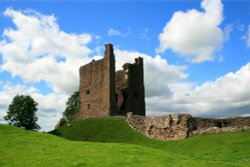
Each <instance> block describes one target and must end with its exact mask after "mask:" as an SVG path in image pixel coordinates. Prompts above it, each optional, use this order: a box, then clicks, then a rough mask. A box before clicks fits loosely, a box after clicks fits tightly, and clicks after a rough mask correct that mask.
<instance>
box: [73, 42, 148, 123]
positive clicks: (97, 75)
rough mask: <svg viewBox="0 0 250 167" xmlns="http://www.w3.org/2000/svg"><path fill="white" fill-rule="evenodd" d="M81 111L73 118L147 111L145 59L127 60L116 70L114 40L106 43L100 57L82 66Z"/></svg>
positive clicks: (142, 113) (143, 112)
mask: <svg viewBox="0 0 250 167" xmlns="http://www.w3.org/2000/svg"><path fill="white" fill-rule="evenodd" d="M79 71H80V103H81V104H80V111H79V112H78V113H76V114H75V116H74V118H75V119H76V120H78V119H86V118H95V117H108V116H112V115H126V113H128V112H131V111H132V112H134V113H135V114H137V115H142V116H144V115H145V99H144V98H145V97H144V81H143V59H142V58H140V57H139V58H137V59H135V63H134V64H129V63H126V64H124V65H123V70H120V71H117V72H115V56H114V53H113V46H112V44H106V45H105V55H104V58H103V59H101V60H97V61H95V60H92V62H90V63H89V64H86V65H84V66H82V67H80V70H79Z"/></svg>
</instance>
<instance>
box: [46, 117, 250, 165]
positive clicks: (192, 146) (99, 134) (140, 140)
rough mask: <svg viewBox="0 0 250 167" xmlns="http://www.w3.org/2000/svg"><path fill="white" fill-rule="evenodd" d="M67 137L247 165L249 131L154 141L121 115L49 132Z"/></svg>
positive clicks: (78, 123)
mask: <svg viewBox="0 0 250 167" xmlns="http://www.w3.org/2000/svg"><path fill="white" fill-rule="evenodd" d="M51 133H52V134H56V135H58V136H61V137H63V138H66V139H70V140H77V141H91V142H110V143H129V144H136V145H142V146H147V147H150V148H155V149H158V150H161V151H164V152H167V153H173V154H178V155H184V156H186V157H188V158H190V159H194V160H201V161H206V162H216V163H220V164H225V165H226V166H230V165H236V166H250V132H247V131H244V132H236V133H221V134H213V135H203V136H195V137H190V138H187V139H185V140H179V141H168V142H166V141H156V140H153V139H150V138H147V137H145V136H144V135H142V134H140V133H138V132H136V131H135V130H133V129H131V128H130V127H129V126H128V125H127V123H126V122H125V120H124V118H119V117H114V118H98V119H88V120H83V121H76V122H72V123H71V127H68V126H63V127H61V128H59V129H57V130H54V131H52V132H51Z"/></svg>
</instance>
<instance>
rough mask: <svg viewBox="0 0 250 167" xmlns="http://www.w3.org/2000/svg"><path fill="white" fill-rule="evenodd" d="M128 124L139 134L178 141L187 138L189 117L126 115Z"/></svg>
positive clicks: (181, 115) (186, 115) (182, 115)
mask: <svg viewBox="0 0 250 167" xmlns="http://www.w3.org/2000/svg"><path fill="white" fill-rule="evenodd" d="M126 121H127V122H128V124H129V125H130V126H131V127H132V128H134V129H136V130H137V131H139V132H140V133H142V134H144V135H146V136H148V137H150V138H153V139H157V140H180V139H184V138H186V137H188V135H189V131H190V129H189V128H190V121H191V116H190V115H189V114H170V115H164V116H152V117H143V116H138V115H133V114H132V113H128V114H127V118H126Z"/></svg>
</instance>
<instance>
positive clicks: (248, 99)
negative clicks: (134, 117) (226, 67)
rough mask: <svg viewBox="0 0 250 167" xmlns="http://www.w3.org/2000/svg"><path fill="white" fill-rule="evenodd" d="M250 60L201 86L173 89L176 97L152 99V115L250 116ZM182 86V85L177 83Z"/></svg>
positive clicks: (150, 112)
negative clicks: (185, 113)
mask: <svg viewBox="0 0 250 167" xmlns="http://www.w3.org/2000/svg"><path fill="white" fill-rule="evenodd" d="M249 84H250V63H248V64H246V65H245V66H243V67H242V68H241V69H239V70H238V71H236V72H234V73H232V72H230V73H228V74H226V75H224V76H222V77H220V78H218V79H216V80H215V81H211V82H206V83H204V84H203V85H201V86H198V87H193V89H191V88H192V87H188V86H187V87H186V88H184V89H182V90H173V89H172V88H171V87H170V89H171V91H172V92H173V96H172V98H168V99H166V98H162V97H153V98H148V99H147V103H148V106H149V108H148V110H147V111H148V114H154V113H155V112H156V113H162V114H163V113H168V112H169V113H171V112H182V113H183V112H187V113H190V114H192V115H193V116H230V115H250V90H249V88H248V87H249ZM177 87H178V85H177Z"/></svg>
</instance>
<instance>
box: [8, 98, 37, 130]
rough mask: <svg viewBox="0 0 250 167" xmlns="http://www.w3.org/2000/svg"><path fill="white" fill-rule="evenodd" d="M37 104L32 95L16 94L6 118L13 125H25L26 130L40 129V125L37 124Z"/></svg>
mask: <svg viewBox="0 0 250 167" xmlns="http://www.w3.org/2000/svg"><path fill="white" fill-rule="evenodd" d="M37 105H38V103H36V102H35V101H34V100H33V99H32V97H31V96H24V95H16V96H15V97H14V98H13V100H12V102H11V104H10V105H9V108H8V111H7V115H6V116H4V119H5V120H6V121H8V123H9V124H10V125H13V126H17V127H23V128H25V129H26V130H39V129H40V126H39V125H38V124H36V121H37V120H38V118H37V117H36V111H37Z"/></svg>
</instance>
